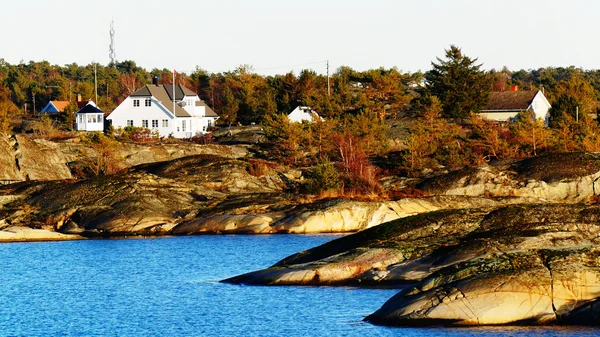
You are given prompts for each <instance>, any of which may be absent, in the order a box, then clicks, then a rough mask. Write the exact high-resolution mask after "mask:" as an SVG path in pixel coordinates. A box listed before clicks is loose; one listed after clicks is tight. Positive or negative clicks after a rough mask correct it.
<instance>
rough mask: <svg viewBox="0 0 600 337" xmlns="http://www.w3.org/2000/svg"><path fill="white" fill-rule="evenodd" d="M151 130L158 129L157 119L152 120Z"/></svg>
mask: <svg viewBox="0 0 600 337" xmlns="http://www.w3.org/2000/svg"><path fill="white" fill-rule="evenodd" d="M152 128H158V119H153V120H152Z"/></svg>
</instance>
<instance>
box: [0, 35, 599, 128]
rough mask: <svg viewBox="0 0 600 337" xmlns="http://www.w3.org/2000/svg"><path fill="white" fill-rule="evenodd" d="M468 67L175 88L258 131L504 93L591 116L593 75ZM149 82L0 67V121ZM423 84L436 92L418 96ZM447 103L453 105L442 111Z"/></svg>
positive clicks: (461, 60) (231, 76) (40, 67)
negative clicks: (291, 117) (539, 98)
mask: <svg viewBox="0 0 600 337" xmlns="http://www.w3.org/2000/svg"><path fill="white" fill-rule="evenodd" d="M476 62H477V59H471V58H468V57H466V56H464V55H462V53H461V50H460V49H459V48H457V47H455V46H451V47H450V49H448V50H447V51H446V60H442V59H439V58H438V59H437V62H432V69H431V70H429V71H427V72H425V73H420V72H417V73H407V72H402V71H400V70H398V69H396V68H391V69H385V68H378V69H370V70H366V71H356V70H353V69H351V68H350V67H346V66H342V67H340V68H339V69H337V71H335V72H334V73H333V74H331V77H330V81H329V82H330V88H331V90H330V91H329V93H328V90H327V89H328V87H327V82H328V81H327V76H326V75H323V74H317V73H316V72H314V71H312V70H302V71H301V72H300V73H299V74H294V73H291V72H290V73H287V74H282V75H274V76H263V75H260V74H257V73H256V72H255V71H253V69H252V67H251V66H248V65H242V66H239V67H237V68H235V69H234V70H232V71H227V72H221V73H210V72H208V71H206V70H204V69H202V68H196V69H195V70H194V71H192V72H191V73H189V74H187V73H177V75H176V80H175V81H176V82H177V83H180V84H183V85H185V86H187V87H189V88H190V89H192V90H194V91H195V92H197V93H198V95H199V96H200V98H202V99H203V100H204V101H206V102H207V103H208V104H209V105H210V106H211V107H212V108H213V109H214V110H215V111H216V112H217V113H218V114H219V115H220V116H221V120H220V122H221V123H228V124H230V123H241V124H249V123H260V122H262V121H263V120H264V118H265V117H266V116H272V115H273V114H276V113H284V112H285V113H287V112H290V111H292V110H293V109H294V108H295V107H296V106H298V105H306V106H310V107H312V108H313V109H314V110H316V111H318V112H319V113H320V114H322V115H323V116H324V117H338V116H342V115H345V114H350V115H356V114H358V113H360V112H364V111H371V112H374V113H376V114H377V115H379V116H381V117H382V118H383V117H395V116H397V115H399V114H402V113H414V112H417V113H418V112H419V107H420V106H421V105H423V103H424V100H426V99H429V97H430V96H436V97H438V99H440V101H441V102H442V105H443V107H444V110H443V117H466V115H467V114H468V113H469V112H470V111H476V110H477V109H478V108H480V107H481V105H482V104H485V102H486V97H487V96H486V95H488V94H489V92H491V91H502V90H510V88H511V86H518V87H519V88H520V90H537V89H541V88H544V91H545V93H546V96H547V97H548V99H549V100H550V102H551V103H552V105H553V107H554V109H553V110H554V112H557V111H561V112H565V113H572V112H574V111H575V108H576V107H578V108H579V112H580V113H592V112H595V110H596V105H597V104H596V102H597V101H598V97H600V70H583V69H580V68H576V67H568V68H562V67H558V68H553V67H547V68H540V69H534V70H518V71H510V70H508V69H507V68H503V69H501V70H491V71H482V70H481V69H480V65H478V64H477V63H476ZM453 71H457V73H452V72H453ZM461 71H462V72H461ZM444 72H447V76H449V77H454V78H455V79H457V78H462V79H475V80H474V81H471V82H469V81H462V82H461V81H453V82H452V83H446V82H444V81H446V79H444V78H443V77H442V76H440V73H444ZM95 73H96V77H97V96H96V89H95V86H94V75H95ZM153 76H158V77H159V79H160V82H161V83H165V84H167V83H171V82H172V73H171V71H170V70H169V69H152V70H146V69H144V68H142V67H139V66H137V65H136V63H135V62H134V61H122V62H118V63H115V64H111V65H108V66H104V65H100V64H88V65H78V64H76V63H72V64H67V65H64V66H60V65H52V64H50V63H49V62H47V61H41V62H33V61H31V62H29V63H19V64H9V63H8V62H5V61H4V60H3V59H0V83H1V84H2V86H1V87H0V114H3V115H6V114H7V113H8V112H10V114H12V115H14V114H18V113H32V112H34V110H35V111H39V110H41V109H42V108H43V107H44V106H45V105H46V103H47V102H48V101H50V100H65V101H70V102H74V101H75V99H76V97H77V95H78V94H79V95H81V97H82V98H83V99H84V100H88V99H92V100H97V101H98V102H97V103H98V105H99V106H100V107H101V108H102V109H103V110H104V111H107V112H110V111H112V110H113V109H114V108H115V107H116V106H117V105H118V104H119V103H120V102H121V101H122V100H123V99H124V98H125V97H127V96H128V95H129V94H131V93H132V92H134V91H135V90H137V89H139V88H140V87H142V86H144V85H146V84H150V83H152V78H153ZM425 83H428V84H431V83H437V85H431V86H428V88H429V89H428V90H426V91H424V90H422V87H423V84H425ZM453 83H454V84H453ZM461 97H462V98H465V99H462V100H461ZM452 100H454V103H449V102H450V101H452ZM425 103H426V102H425ZM555 120H556V119H555Z"/></svg>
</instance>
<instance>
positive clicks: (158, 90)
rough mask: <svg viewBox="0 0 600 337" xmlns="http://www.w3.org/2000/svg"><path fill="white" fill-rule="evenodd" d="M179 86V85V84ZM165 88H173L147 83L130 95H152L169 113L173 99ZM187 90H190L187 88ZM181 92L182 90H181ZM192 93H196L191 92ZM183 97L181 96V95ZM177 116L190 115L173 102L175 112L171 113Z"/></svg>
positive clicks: (171, 109) (171, 110)
mask: <svg viewBox="0 0 600 337" xmlns="http://www.w3.org/2000/svg"><path fill="white" fill-rule="evenodd" d="M179 87H181V86H179ZM167 89H171V90H173V87H172V86H171V85H169V86H168V87H167V85H154V84H151V85H147V86H145V87H143V88H140V89H138V90H137V91H136V92H134V93H133V94H131V96H132V97H141V96H146V97H150V96H154V97H155V98H156V99H157V100H159V101H160V102H161V103H162V105H163V106H164V107H165V108H167V109H168V110H169V111H170V112H171V113H173V101H172V100H171V95H170V94H169V91H168V90H167ZM175 90H176V91H177V86H175ZM188 91H190V92H192V91H191V90H189V89H188ZM181 92H183V91H181ZM192 95H196V94H194V93H193V92H192ZM175 97H177V92H176V93H175ZM181 98H182V99H183V96H182V97H181ZM173 114H174V115H175V116H177V117H191V116H192V115H190V114H189V113H188V112H187V111H185V109H184V108H182V107H180V106H179V104H175V112H174V113H173Z"/></svg>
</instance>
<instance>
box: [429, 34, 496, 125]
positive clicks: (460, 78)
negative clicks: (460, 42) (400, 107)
mask: <svg viewBox="0 0 600 337" xmlns="http://www.w3.org/2000/svg"><path fill="white" fill-rule="evenodd" d="M437 60H438V63H435V62H431V65H432V66H433V69H432V70H431V71H429V72H428V73H427V74H426V75H425V80H426V84H427V85H426V87H425V89H424V92H422V94H429V95H431V96H437V97H438V98H439V99H440V101H441V103H442V106H443V109H444V114H443V117H450V118H466V117H468V116H469V114H470V113H471V112H476V111H479V110H481V109H482V108H484V107H485V106H486V105H487V103H488V100H489V95H490V83H489V79H488V77H487V76H486V74H485V73H484V72H483V71H482V70H480V68H481V64H475V62H477V59H471V58H469V57H467V56H464V55H463V54H462V51H461V49H460V48H458V47H456V46H453V45H452V46H450V49H447V50H446V60H442V59H440V58H437Z"/></svg>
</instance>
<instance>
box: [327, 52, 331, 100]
mask: <svg viewBox="0 0 600 337" xmlns="http://www.w3.org/2000/svg"><path fill="white" fill-rule="evenodd" d="M330 96H331V87H330V86H329V60H327V97H330Z"/></svg>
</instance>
